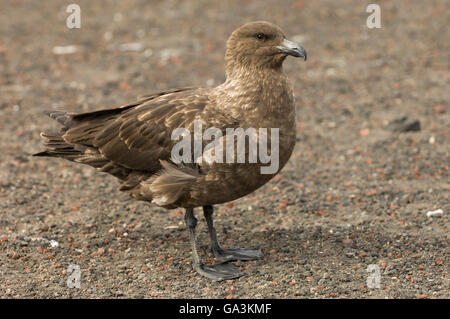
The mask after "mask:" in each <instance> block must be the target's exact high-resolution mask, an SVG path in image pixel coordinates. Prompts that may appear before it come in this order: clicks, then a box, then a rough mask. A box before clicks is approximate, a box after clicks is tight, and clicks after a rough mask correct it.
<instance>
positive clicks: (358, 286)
mask: <svg viewBox="0 0 450 319" xmlns="http://www.w3.org/2000/svg"><path fill="white" fill-rule="evenodd" d="M371 2H373V1H355V0H340V1H333V0H321V1H304V0H283V1H279V0H277V1H275V0H274V1H272V0H264V1H261V0H260V1H252V0H245V1H244V0H242V1H237V0H227V1H203V0H199V1H193V0H192V1H191V0H189V1H174V0H169V1H143V0H140V1H138V0H129V1H106V0H105V1H81V0H80V1H76V2H75V1H73V3H76V4H78V5H79V6H80V8H81V28H80V29H69V28H68V27H67V26H66V19H67V17H68V16H69V15H70V13H67V12H66V8H67V6H68V5H69V4H70V3H72V1H71V2H69V1H12V0H2V1H1V4H0V7H1V8H0V9H1V10H0V148H1V154H0V263H1V264H2V265H5V266H2V267H0V277H1V278H2V280H1V283H0V297H24V296H26V297H142V296H143V297H149V296H151V297H220V298H224V297H230V296H231V297H256V298H262V297H273V298H285V297H295V298H302V297H303V298H304V297H314V298H317V297H328V298H330V297H346V298H352V297H362V298H365V297H373V296H378V297H392V298H394V297H403V298H406V297H408V298H410V297H413V298H433V297H447V298H448V297H449V292H448V275H447V273H446V271H445V269H444V264H445V262H448V254H446V252H445V251H446V249H448V239H449V238H448V234H449V223H448V217H447V216H448V212H449V208H450V204H449V202H448V195H449V190H450V188H449V187H450V185H449V182H448V181H449V178H448V169H449V129H448V128H449V127H450V118H449V107H448V101H449V95H450V93H449V92H450V90H449V80H450V72H449V52H450V51H449V41H448V39H449V28H448V22H449V21H450V19H449V18H450V17H449V15H450V10H449V2H448V1H445V0H441V1H438V0H432V1H418V0H417V1H400V0H399V1H377V2H376V3H377V4H379V5H380V8H381V28H379V29H369V28H368V27H367V25H366V20H367V17H368V16H369V15H370V14H371V13H367V12H366V8H367V6H368V4H369V3H371ZM254 20H267V21H270V22H273V23H276V24H278V25H279V26H280V27H282V29H283V30H284V31H285V33H286V35H287V37H288V38H289V39H291V40H293V41H296V42H299V43H301V44H302V45H303V46H304V47H305V48H306V50H307V52H308V61H307V62H306V63H303V62H302V61H298V60H295V59H287V61H286V63H285V71H286V73H287V74H288V76H289V78H290V80H291V82H292V86H293V88H294V93H295V96H296V105H297V120H298V122H297V123H298V132H297V135H298V138H297V140H298V141H297V146H296V150H295V152H294V154H293V156H292V158H291V160H290V162H289V163H288V165H287V166H286V167H285V168H284V170H283V171H282V172H281V174H280V175H278V176H277V177H276V178H274V180H272V181H271V182H270V183H269V184H268V185H266V186H264V187H263V188H262V189H261V190H258V191H257V192H255V193H254V194H252V195H250V196H248V197H246V198H243V199H240V200H238V201H235V202H234V203H233V204H229V205H222V206H221V208H220V210H219V212H218V217H217V220H218V223H220V224H222V225H223V228H219V232H220V233H221V237H224V238H225V239H226V244H229V245H230V246H233V245H234V244H237V243H238V242H246V243H248V244H249V245H254V246H261V247H262V248H263V251H264V252H265V254H266V256H267V257H266V259H265V260H264V261H263V262H250V263H245V264H244V263H242V264H240V266H241V267H242V269H243V270H244V271H245V272H246V273H248V274H250V275H249V276H248V277H244V278H242V279H240V280H239V281H233V282H228V283H227V282H226V283H220V284H217V283H211V282H209V281H207V280H205V279H203V278H199V277H198V276H196V275H195V274H194V273H191V272H190V269H191V268H190V265H189V260H190V259H189V250H188V247H185V246H186V240H187V233H186V232H180V231H179V230H184V226H183V224H182V217H180V216H181V214H182V213H181V212H180V211H171V212H166V211H164V210H162V209H159V208H157V207H154V206H152V205H149V204H147V203H141V202H135V201H132V200H130V199H128V197H127V196H125V195H124V194H121V193H119V192H118V191H117V190H116V189H117V186H118V183H117V182H116V181H115V180H114V179H113V178H112V177H109V176H105V175H103V174H99V173H97V172H96V171H95V170H93V169H91V168H89V167H84V166H81V165H76V164H72V163H67V162H63V161H62V160H52V159H49V160H46V159H32V158H31V157H30V156H29V155H30V154H32V153H35V152H37V151H39V150H41V149H42V147H41V146H40V145H39V132H40V130H41V129H43V128H56V127H57V124H56V122H52V121H50V120H49V119H48V118H46V117H45V116H44V115H43V114H42V111H43V110H47V109H61V110H68V111H71V112H83V111H90V110H97V109H101V108H107V107H114V106H120V105H122V104H125V103H129V102H131V101H134V100H135V98H136V97H137V96H139V95H144V94H148V93H151V92H155V91H158V90H164V89H167V88H173V87H185V86H215V85H218V84H220V83H222V82H223V81H224V80H225V75H224V63H223V56H224V51H225V42H226V39H227V38H228V36H229V35H230V34H231V32H232V31H233V30H234V29H236V28H237V27H239V26H240V25H242V24H244V23H246V22H249V21H254ZM439 209H442V213H437V214H435V215H433V214H428V215H427V213H428V212H430V211H436V210H439ZM130 225H132V226H130ZM124 234H127V235H124ZM202 236H203V235H202ZM32 238H38V239H35V240H32ZM44 239H45V240H44ZM50 239H53V240H56V241H57V242H58V243H59V246H58V247H52V246H51V245H49V244H48V243H49V240H50ZM46 240H47V241H46ZM203 242H204V243H207V241H206V237H204V238H203ZM74 260H75V261H74ZM71 263H78V264H80V266H81V269H82V271H83V278H84V279H83V280H84V283H85V284H84V286H83V289H79V290H77V289H68V288H67V287H66V286H65V280H66V273H65V269H66V267H67V265H68V264H71ZM369 264H376V265H379V266H380V267H381V271H382V272H381V274H382V276H383V277H382V285H381V289H375V290H373V289H368V288H367V287H366V284H365V283H366V277H367V272H366V268H367V266H368V265H369ZM186 277H187V278H188V279H186Z"/></svg>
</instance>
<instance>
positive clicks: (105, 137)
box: [35, 22, 306, 279]
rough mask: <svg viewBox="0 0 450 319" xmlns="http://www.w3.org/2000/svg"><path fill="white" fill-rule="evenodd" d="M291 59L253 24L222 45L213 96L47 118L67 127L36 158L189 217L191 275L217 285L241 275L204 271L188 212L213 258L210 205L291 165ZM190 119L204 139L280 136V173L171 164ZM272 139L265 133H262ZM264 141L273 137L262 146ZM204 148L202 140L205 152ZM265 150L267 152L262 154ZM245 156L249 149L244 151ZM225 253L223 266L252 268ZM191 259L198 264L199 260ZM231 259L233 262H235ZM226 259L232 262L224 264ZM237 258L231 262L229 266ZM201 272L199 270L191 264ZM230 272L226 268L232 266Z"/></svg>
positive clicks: (185, 92) (279, 41)
mask: <svg viewBox="0 0 450 319" xmlns="http://www.w3.org/2000/svg"><path fill="white" fill-rule="evenodd" d="M287 55H292V56H296V57H303V58H304V59H306V52H305V51H304V49H303V48H302V47H301V46H300V45H297V44H295V43H293V42H290V41H288V40H286V38H285V36H284V33H283V32H282V30H281V29H280V28H279V27H278V26H276V25H274V24H271V23H268V22H252V23H248V24H246V25H244V26H242V27H240V28H238V29H237V30H235V31H234V32H233V33H232V35H231V36H230V38H229V39H228V42H227V49H226V54H225V61H226V75H227V79H226V82H224V83H223V84H221V85H219V86H217V87H215V88H183V89H174V90H169V91H165V92H160V93H156V94H151V95H148V96H144V97H142V98H141V99H139V100H138V101H137V102H135V103H132V104H128V105H125V106H122V107H119V108H115V109H108V110H101V111H95V112H90V113H83V114H69V113H66V112H59V111H49V112H47V114H48V115H49V116H50V117H51V118H53V119H55V120H57V121H58V122H59V123H61V124H62V125H63V127H62V129H61V131H60V132H59V133H48V132H43V133H41V136H42V137H43V138H44V145H45V146H46V147H47V148H46V150H45V151H44V152H41V153H38V154H35V155H36V156H50V157H61V158H64V159H67V160H70V161H74V162H79V163H83V164H87V165H90V166H93V167H95V168H97V169H98V170H100V171H102V172H106V173H109V174H111V175H113V176H115V177H117V178H118V179H119V180H120V181H121V187H120V190H121V191H125V192H128V193H129V194H130V196H131V197H133V198H135V199H139V200H145V201H151V202H154V203H156V204H157V205H159V206H162V207H165V208H175V207H184V208H186V209H187V213H186V222H187V224H188V226H189V228H190V230H191V235H192V236H191V238H192V242H193V250H194V268H196V270H197V271H199V272H200V273H201V274H202V275H205V276H208V277H211V278H214V279H227V278H233V277H236V276H238V275H241V274H239V273H238V272H236V271H235V270H234V269H231V268H229V266H225V265H227V264H222V266H223V268H221V269H218V268H217V267H216V268H214V269H213V268H212V267H209V266H205V265H203V264H202V263H201V260H200V259H199V258H197V257H198V254H197V252H196V239H195V232H194V228H195V221H196V220H195V217H193V214H192V210H193V208H194V207H198V206H202V207H203V208H204V210H205V217H206V218H207V221H208V227H209V229H210V234H211V239H212V240H213V245H212V246H213V249H214V251H215V252H216V254H219V255H220V254H221V253H223V252H224V250H223V249H222V248H221V247H220V246H219V245H218V243H217V239H216V238H215V231H214V228H213V226H212V218H211V217H210V216H211V214H212V205H214V204H219V203H224V202H228V201H232V200H235V199H237V198H239V197H242V196H245V195H247V194H249V193H251V192H253V191H254V190H256V189H257V188H259V187H260V186H262V185H264V184H265V183H266V182H267V181H268V180H270V179H271V177H273V175H275V174H276V173H277V172H278V171H279V170H281V168H282V167H283V166H284V165H285V164H286V162H287V161H288V159H289V157H290V155H291V153H292V151H293V148H294V145H295V138H296V131H295V127H296V125H295V107H294V101H293V94H292V91H291V88H290V86H289V84H288V80H287V78H286V76H285V74H284V73H283V70H282V63H283V61H284V59H285V58H286V56H287ZM194 120H202V121H203V131H204V130H205V129H207V128H210V127H215V128H218V129H219V130H220V131H221V132H222V133H223V135H225V134H226V129H227V128H243V129H247V128H255V129H256V130H258V129H259V128H279V167H278V170H277V171H276V172H274V173H273V174H261V170H260V168H261V166H266V165H267V164H262V163H260V162H259V161H258V162H257V163H248V161H246V162H245V163H217V162H208V161H205V160H204V161H202V162H201V163H180V164H175V163H174V162H173V161H172V159H171V151H172V149H173V147H174V145H175V144H176V143H177V142H178V141H177V140H172V139H171V134H172V132H173V131H174V130H175V129H177V128H186V129H188V130H189V131H190V132H194ZM268 135H269V136H270V133H269V134H268ZM268 140H269V141H270V138H268ZM208 143H209V141H202V144H203V147H205V145H206V144H208ZM268 148H269V149H270V146H268ZM245 152H246V154H247V155H248V150H247V149H246V150H245ZM246 252H249V251H243V250H241V251H240V253H241V255H239V253H235V254H232V253H231V252H228V253H229V254H228V258H227V257H224V255H222V256H221V257H223V258H222V259H225V260H234V259H253V258H256V257H259V255H260V253H255V251H253V253H254V254H253V255H252V254H251V253H250V255H249V256H247V257H248V258H238V257H239V256H241V257H242V256H243V255H245V253H246ZM196 255H197V256H196ZM232 255H233V256H232ZM230 256H231V257H230ZM233 257H234V258H233ZM196 264H197V265H196ZM230 266H231V265H230Z"/></svg>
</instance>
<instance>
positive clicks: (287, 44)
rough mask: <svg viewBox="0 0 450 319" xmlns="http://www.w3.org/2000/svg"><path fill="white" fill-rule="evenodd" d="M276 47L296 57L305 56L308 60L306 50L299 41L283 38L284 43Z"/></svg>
mask: <svg viewBox="0 0 450 319" xmlns="http://www.w3.org/2000/svg"><path fill="white" fill-rule="evenodd" d="M276 48H277V49H278V51H280V52H281V53H285V54H288V55H292V56H294V57H296V58H303V59H305V61H306V56H307V55H306V50H305V48H304V47H302V46H301V45H300V44H298V43H295V42H292V41H289V40H287V39H283V45H278V46H276Z"/></svg>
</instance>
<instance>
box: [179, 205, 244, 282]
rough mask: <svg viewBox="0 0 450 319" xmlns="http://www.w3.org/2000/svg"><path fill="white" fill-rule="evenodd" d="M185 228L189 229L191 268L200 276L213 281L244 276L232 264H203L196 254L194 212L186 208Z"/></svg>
mask: <svg viewBox="0 0 450 319" xmlns="http://www.w3.org/2000/svg"><path fill="white" fill-rule="evenodd" d="M184 219H185V222H186V226H187V227H188V229H189V239H190V242H191V246H192V266H193V268H194V269H195V271H197V272H198V273H199V274H200V275H202V276H205V277H208V278H210V279H213V280H217V281H220V280H227V279H233V278H238V277H241V276H242V275H244V273H243V272H241V271H239V269H237V268H236V267H235V266H233V265H232V264H229V263H226V262H222V263H218V264H215V265H205V264H203V262H202V260H201V258H200V255H199V253H198V251H199V249H198V242H197V236H196V235H195V227H196V226H197V218H195V216H194V210H193V209H192V208H187V209H186V213H185V215H184Z"/></svg>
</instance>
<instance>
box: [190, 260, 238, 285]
mask: <svg viewBox="0 0 450 319" xmlns="http://www.w3.org/2000/svg"><path fill="white" fill-rule="evenodd" d="M194 269H195V271H197V272H198V273H199V274H200V275H202V276H204V277H208V278H210V279H213V280H217V281H222V280H228V279H234V278H239V277H241V276H243V275H244V273H243V272H242V271H240V270H239V269H237V268H236V267H235V266H233V265H232V264H229V263H219V264H215V265H204V264H200V265H194Z"/></svg>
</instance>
